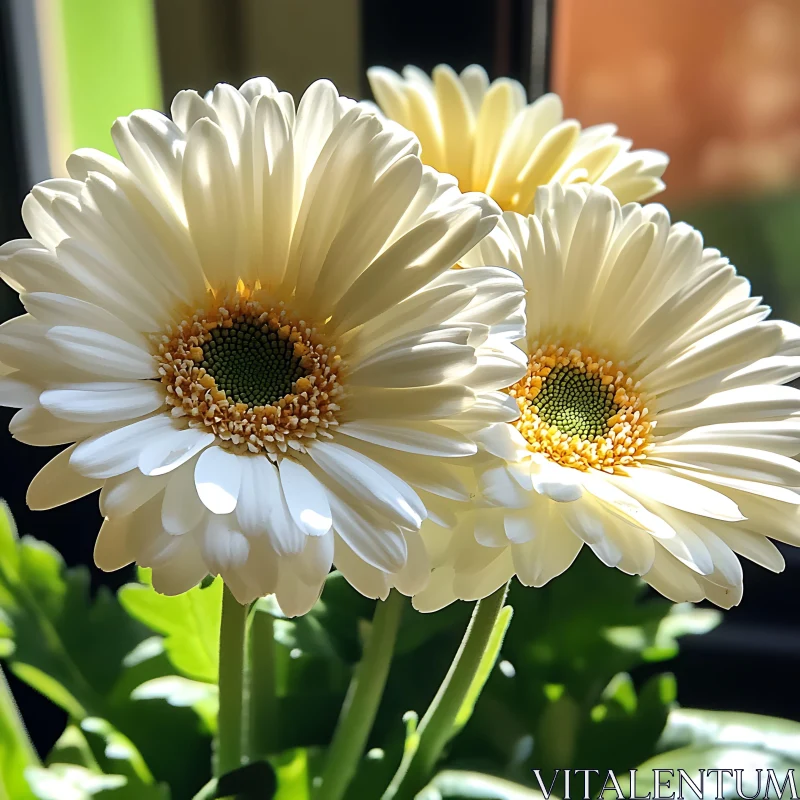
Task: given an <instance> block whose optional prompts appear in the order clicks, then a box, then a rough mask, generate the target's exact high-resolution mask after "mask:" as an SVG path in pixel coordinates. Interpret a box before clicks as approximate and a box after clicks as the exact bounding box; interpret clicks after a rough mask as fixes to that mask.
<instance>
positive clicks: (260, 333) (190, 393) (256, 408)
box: [156, 289, 342, 457]
mask: <svg viewBox="0 0 800 800" xmlns="http://www.w3.org/2000/svg"><path fill="white" fill-rule="evenodd" d="M254 294H255V293H254V292H252V291H250V290H247V289H246V290H245V291H244V292H243V293H241V294H236V295H234V296H233V297H228V298H225V300H224V301H223V302H222V303H221V304H219V305H218V306H217V307H216V308H212V309H211V310H202V309H201V310H198V311H196V312H194V313H193V314H192V315H191V316H189V317H188V318H186V319H184V320H183V321H182V322H180V323H179V324H177V325H174V326H170V327H169V328H168V329H167V331H166V334H165V335H163V336H161V337H159V338H158V342H157V343H158V353H157V355H156V359H157V361H158V362H159V374H160V375H161V382H162V383H163V384H164V385H165V386H166V391H167V403H168V404H169V405H171V406H172V414H173V416H176V417H182V416H186V417H188V418H189V425H191V426H195V427H203V428H206V429H209V430H211V431H212V432H213V433H215V434H216V435H217V436H218V437H219V438H220V439H221V440H222V441H223V442H225V443H227V446H228V447H230V448H232V449H233V450H235V451H237V452H245V451H250V452H253V453H259V452H265V453H266V454H267V455H269V456H273V457H274V456H275V455H276V454H277V453H279V452H286V450H287V448H292V449H295V450H301V451H302V450H305V446H306V444H308V441H307V440H309V439H315V438H317V437H318V436H324V437H330V432H329V431H328V428H330V427H332V426H335V425H336V424H337V420H336V413H337V412H338V411H339V410H340V408H339V406H338V405H337V403H336V401H337V399H338V398H339V396H340V395H341V393H342V386H341V384H340V382H339V380H338V377H339V368H340V365H341V359H340V357H339V356H338V355H337V354H336V348H335V347H333V346H331V345H330V344H329V343H328V342H327V341H326V340H325V338H324V337H323V336H322V335H321V334H320V333H319V332H318V331H317V330H316V328H315V327H314V326H313V325H310V324H309V323H307V322H306V321H304V320H302V319H297V318H296V317H294V316H293V315H291V314H290V313H289V312H287V311H286V309H285V308H284V307H283V304H282V303H279V304H276V305H274V306H265V305H262V304H261V303H260V302H259V301H258V300H256V299H255V297H254ZM212 299H213V298H212Z"/></svg>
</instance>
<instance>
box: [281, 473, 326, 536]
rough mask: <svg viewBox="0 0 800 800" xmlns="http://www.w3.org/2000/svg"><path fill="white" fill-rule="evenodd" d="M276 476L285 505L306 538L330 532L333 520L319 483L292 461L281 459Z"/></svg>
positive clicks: (324, 493) (323, 490) (322, 488)
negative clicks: (279, 482)
mask: <svg viewBox="0 0 800 800" xmlns="http://www.w3.org/2000/svg"><path fill="white" fill-rule="evenodd" d="M278 475H279V476H280V479H281V488H282V489H283V496H284V497H285V498H286V505H287V506H288V507H289V513H290V514H291V515H292V519H293V520H294V521H295V524H296V525H297V527H298V528H300V530H301V531H303V533H305V534H306V535H307V536H324V535H325V534H326V533H327V532H328V531H329V530H330V529H331V524H332V517H331V508H330V504H329V503H328V496H327V494H326V492H325V489H324V487H323V486H322V484H321V483H320V482H319V481H318V480H317V479H316V478H315V477H314V476H313V475H312V474H311V473H310V472H309V471H308V470H307V469H306V468H305V467H304V466H303V465H302V464H298V463H297V462H296V461H293V460H292V459H291V458H282V459H281V461H280V464H279V466H278Z"/></svg>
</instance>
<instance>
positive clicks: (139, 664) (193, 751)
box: [0, 515, 210, 795]
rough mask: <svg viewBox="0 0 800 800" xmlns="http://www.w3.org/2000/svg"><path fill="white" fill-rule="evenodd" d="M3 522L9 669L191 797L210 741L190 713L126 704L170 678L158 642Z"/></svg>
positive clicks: (1, 573) (80, 576) (1, 603)
mask: <svg viewBox="0 0 800 800" xmlns="http://www.w3.org/2000/svg"><path fill="white" fill-rule="evenodd" d="M2 516H3V515H0V519H2ZM3 522H4V523H5V524H0V554H2V558H0V620H1V621H0V636H8V635H9V634H10V637H13V652H11V653H10V654H9V656H8V663H9V667H10V669H11V670H12V671H13V673H14V674H15V675H16V676H17V677H18V678H20V679H21V680H23V681H25V682H26V683H28V684H29V685H30V686H32V687H33V688H35V689H37V690H38V691H40V692H41V693H42V694H44V695H45V696H46V697H48V698H49V699H50V700H52V701H53V702H54V703H56V704H57V705H59V706H60V707H61V708H63V709H65V710H66V711H67V713H68V714H69V715H70V716H71V717H72V718H73V719H75V720H77V721H81V720H84V719H86V718H87V717H99V718H101V719H104V720H108V722H109V723H110V724H111V725H112V726H113V728H114V729H115V730H117V731H119V732H120V733H121V734H124V735H125V736H126V737H127V738H128V739H130V740H131V741H132V742H133V743H134V744H135V746H136V748H137V749H138V750H139V751H140V752H141V754H142V756H143V757H144V760H145V761H146V763H147V764H148V766H149V768H150V770H151V771H152V772H153V774H154V775H157V776H158V778H159V780H165V781H167V782H168V783H169V784H170V785H171V786H174V787H176V791H180V792H181V793H183V794H184V795H188V794H191V792H193V791H196V789H197V787H198V786H199V785H202V783H203V781H204V780H206V779H207V777H208V768H207V767H205V765H206V764H208V763H210V762H209V750H210V737H209V736H208V733H207V731H205V730H204V729H203V726H202V725H201V724H200V722H199V721H198V719H197V716H196V714H194V712H192V711H191V710H189V709H179V708H172V707H170V706H168V705H167V704H166V703H165V702H163V701H162V702H160V703H151V704H148V706H147V707H144V706H143V705H142V704H138V703H135V702H133V701H132V700H131V692H132V691H133V690H134V689H135V688H136V686H138V685H139V684H141V683H143V682H145V681H147V680H150V679H153V678H157V677H163V676H164V675H165V674H171V673H173V672H174V668H173V666H172V665H171V663H170V662H169V660H168V658H167V656H166V655H165V654H164V647H163V643H162V640H161V638H160V637H155V636H154V635H153V632H152V631H151V630H149V629H148V628H147V627H145V626H144V625H143V624H141V623H140V622H139V621H137V620H135V619H133V618H131V617H130V616H129V615H128V614H127V613H126V612H125V610H124V609H123V608H122V607H121V606H120V604H119V603H118V602H117V599H116V597H114V595H113V594H112V593H111V592H109V591H108V590H107V589H105V588H101V589H100V591H98V592H97V594H96V596H95V598H94V601H92V599H91V597H90V586H89V576H88V572H87V570H86V569H83V568H78V569H69V570H68V569H65V567H64V563H63V561H62V559H61V557H60V555H59V554H58V553H57V552H56V550H54V549H53V548H52V547H50V546H49V545H47V544H44V543H42V542H37V541H36V540H34V539H31V538H29V537H25V538H23V539H22V540H21V541H20V540H18V539H17V538H16V534H15V532H14V530H13V527H12V526H11V525H10V524H8V523H7V521H6V520H4V519H3ZM4 626H5V627H4ZM0 641H2V640H0ZM8 650H9V648H8V647H5V648H4V652H8ZM198 764H201V765H203V766H202V767H201V768H199V769H198V766H197V765H198ZM123 777H124V776H123Z"/></svg>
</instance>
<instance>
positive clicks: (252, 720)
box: [248, 609, 280, 761]
mask: <svg viewBox="0 0 800 800" xmlns="http://www.w3.org/2000/svg"><path fill="white" fill-rule="evenodd" d="M274 627H275V625H274V620H273V618H272V615H271V614H268V613H267V612H266V611H259V610H258V609H256V610H255V611H254V612H253V614H252V616H251V618H250V633H249V636H248V639H249V648H248V649H249V661H250V664H249V669H248V674H249V678H250V680H249V683H250V698H249V703H250V715H249V718H248V729H249V734H250V741H249V745H248V753H249V756H250V760H251V761H256V760H258V759H259V758H263V757H264V756H266V755H268V754H269V753H271V752H272V750H273V747H274V742H275V732H276V731H277V730H279V729H280V728H279V726H280V720H279V718H278V698H277V696H276V694H275V639H274V637H275V631H274Z"/></svg>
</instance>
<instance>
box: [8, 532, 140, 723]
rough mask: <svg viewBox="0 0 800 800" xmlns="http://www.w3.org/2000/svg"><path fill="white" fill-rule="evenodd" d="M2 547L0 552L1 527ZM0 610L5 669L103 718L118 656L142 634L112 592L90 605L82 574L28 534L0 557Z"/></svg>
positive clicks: (71, 707)
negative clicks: (7, 650) (7, 642)
mask: <svg viewBox="0 0 800 800" xmlns="http://www.w3.org/2000/svg"><path fill="white" fill-rule="evenodd" d="M0 536H5V542H4V544H3V545H2V550H3V552H8V533H7V531H6V532H3V533H0ZM0 608H2V611H3V613H4V615H5V618H6V619H7V620H8V622H9V626H10V628H11V629H12V630H13V636H14V652H13V654H12V655H11V658H10V664H11V669H12V671H13V672H14V673H15V674H16V675H17V676H18V677H19V678H21V679H22V680H24V681H26V682H27V683H29V684H30V685H32V686H34V688H36V689H37V690H39V691H40V692H42V693H43V694H45V695H47V696H48V697H49V698H50V699H51V700H53V702H55V703H57V704H58V705H60V706H61V707H62V708H64V709H65V710H66V711H67V712H68V713H69V714H71V715H72V716H75V717H78V718H81V717H84V716H86V715H87V714H92V715H96V716H106V711H107V697H108V695H109V694H110V693H111V691H112V689H113V687H114V684H115V683H116V681H117V680H118V678H119V676H120V673H121V671H122V662H123V659H124V658H125V656H126V654H127V653H129V652H130V651H131V650H132V649H133V648H134V647H135V646H136V645H137V644H139V642H140V641H141V640H142V639H144V638H145V637H146V636H147V635H149V632H148V631H147V629H146V628H144V627H143V626H142V625H140V624H139V623H137V622H136V621H135V620H132V619H130V617H128V616H127V615H126V614H125V613H124V612H123V611H122V609H121V608H120V607H119V605H118V604H117V603H116V601H115V600H114V598H113V596H112V595H111V594H110V593H109V592H108V591H105V590H102V591H100V592H98V594H97V597H96V599H95V602H94V603H93V604H92V603H91V602H90V597H89V574H88V571H87V570H85V569H74V570H65V569H64V564H63V561H62V559H61V556H60V555H59V554H58V552H57V551H56V550H55V549H54V548H52V547H50V546H49V545H47V544H45V543H44V542H38V541H36V540H35V539H31V538H30V537H24V538H23V539H22V540H21V541H19V542H17V543H16V548H15V556H13V557H12V558H10V559H8V560H7V561H5V560H0Z"/></svg>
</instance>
